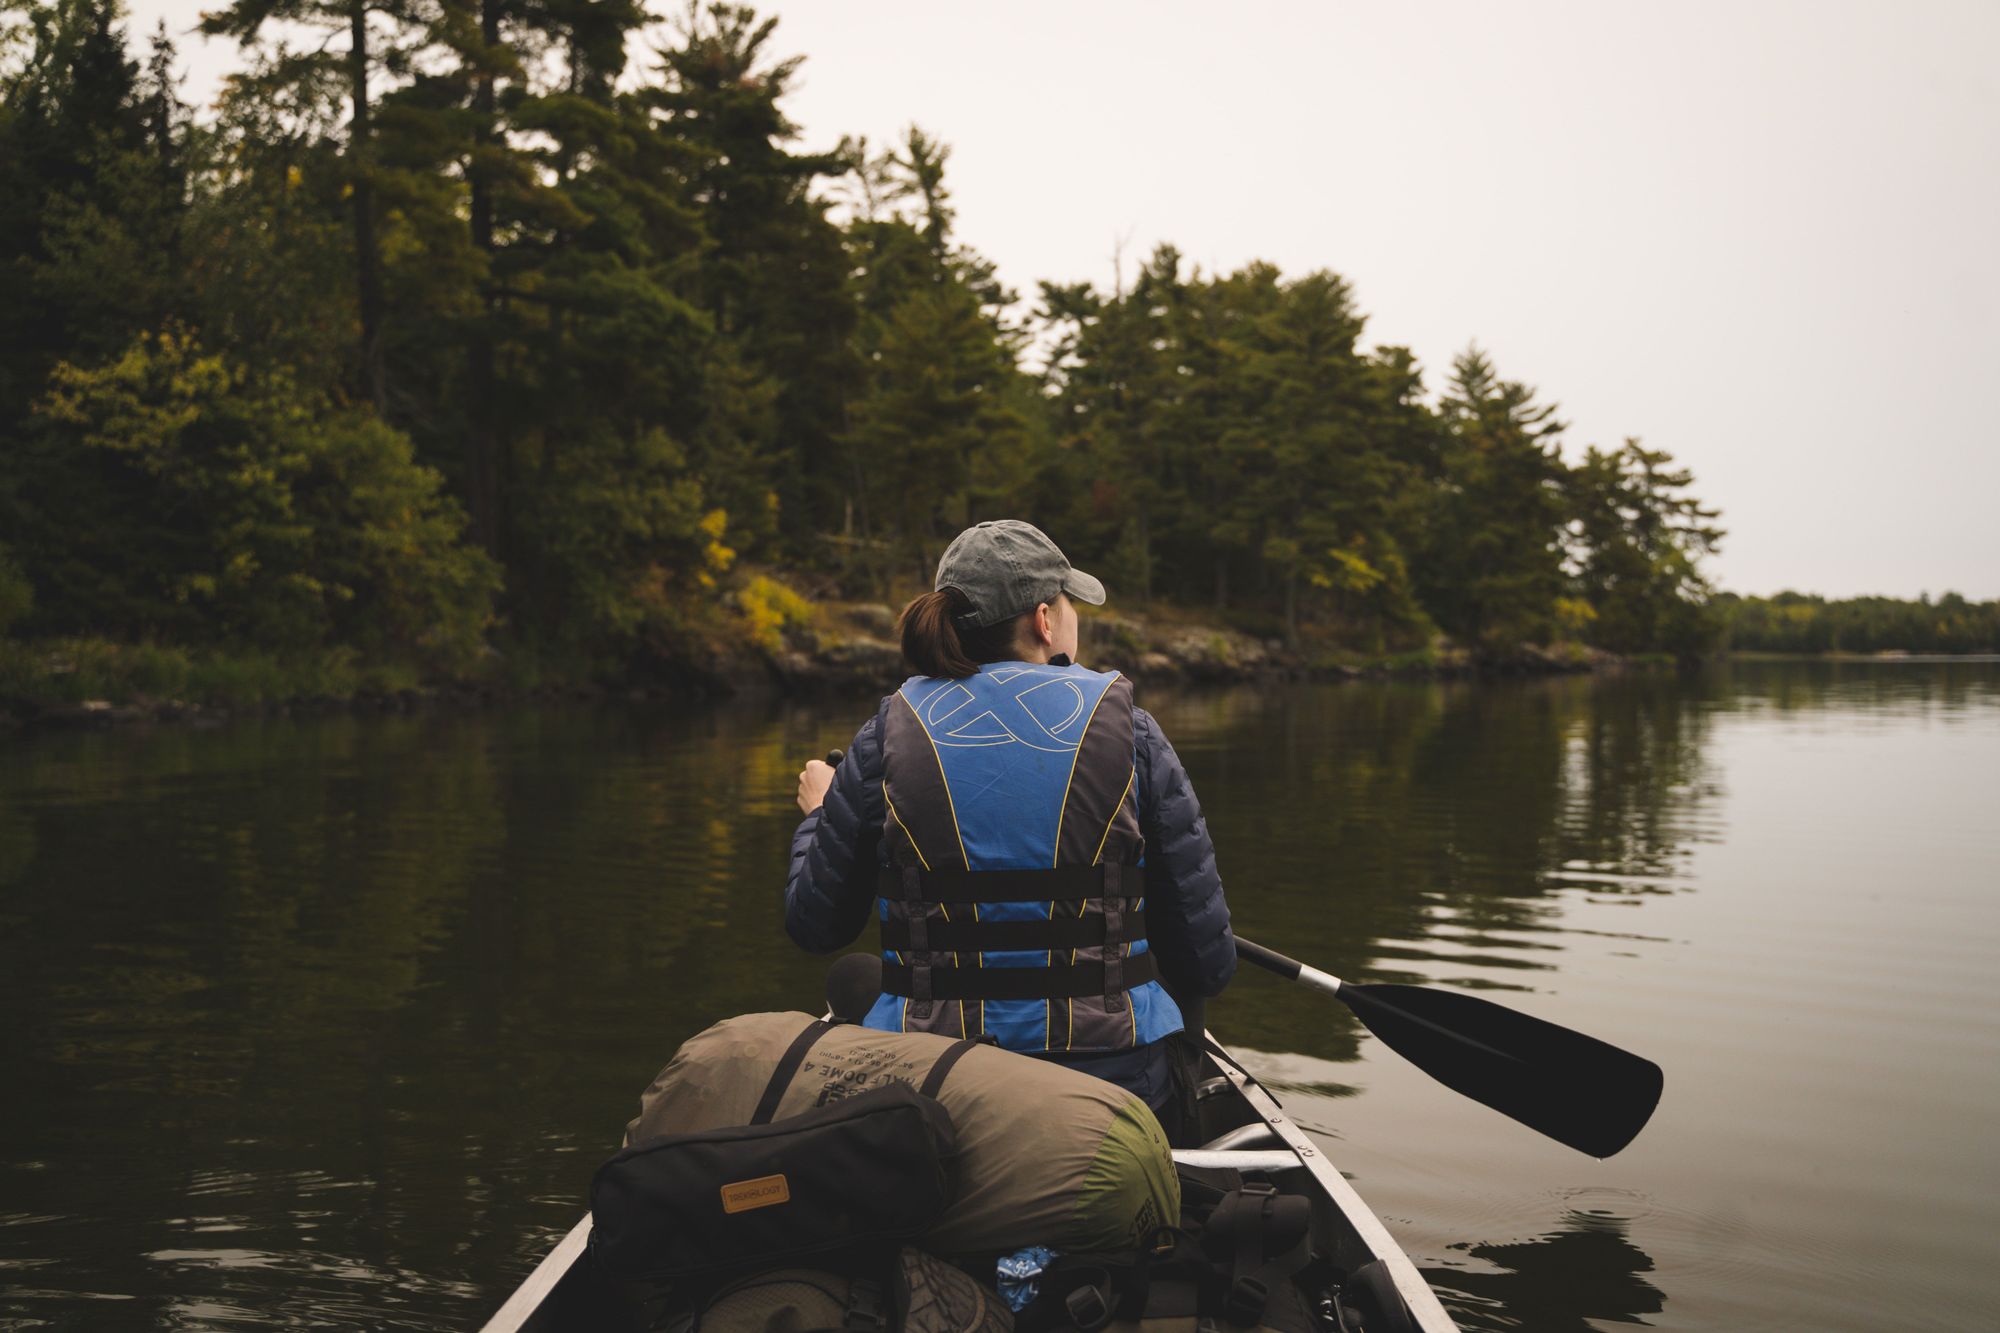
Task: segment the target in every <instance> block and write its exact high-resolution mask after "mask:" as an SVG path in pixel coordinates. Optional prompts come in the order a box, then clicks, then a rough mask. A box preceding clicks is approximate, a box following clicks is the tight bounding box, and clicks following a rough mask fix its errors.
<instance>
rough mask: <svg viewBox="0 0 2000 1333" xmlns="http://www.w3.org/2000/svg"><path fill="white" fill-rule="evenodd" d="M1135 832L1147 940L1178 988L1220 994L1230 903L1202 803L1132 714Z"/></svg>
mask: <svg viewBox="0 0 2000 1333" xmlns="http://www.w3.org/2000/svg"><path fill="white" fill-rule="evenodd" d="M1132 748H1133V751H1134V753H1133V762H1134V764H1135V765H1136V767H1137V777H1138V780H1137V784H1136V785H1137V787H1138V795H1139V832H1140V834H1141V835H1142V836H1143V837H1144V838H1145V839H1146V938H1147V941H1148V946H1149V947H1150V948H1151V949H1152V950H1153V952H1154V953H1156V954H1158V955H1159V960H1160V963H1159V965H1160V970H1161V971H1162V972H1163V973H1165V974H1166V976H1167V977H1168V979H1169V980H1171V981H1172V982H1173V983H1174V984H1175V985H1177V986H1180V987H1183V988H1185V989H1190V990H1195V991H1198V992H1200V993H1201V994H1203V995H1219V994H1221V993H1222V988H1223V987H1224V986H1227V985H1228V984H1229V978H1230V977H1232V976H1234V975H1235V973H1236V939H1235V937H1234V936H1233V935H1231V934H1230V933H1229V904H1228V903H1227V902H1225V901H1224V900H1223V896H1222V876H1221V875H1220V874H1219V873H1218V872H1217V870H1216V868H1215V844H1214V843H1213V842H1211V841H1210V840H1209V836H1208V822H1207V821H1206V820H1204V819H1203V818H1202V817H1201V802H1200V801H1198V800H1196V799H1195V794H1194V785H1193V784H1192V783H1190V782H1189V781H1188V775H1187V770H1186V769H1184V768H1182V767H1181V761H1180V757H1179V756H1178V755H1176V754H1175V753H1174V747H1173V746H1172V745H1170V744H1168V742H1167V738H1166V734H1165V733H1164V732H1162V731H1161V730H1160V724H1159V723H1157V722H1155V721H1154V720H1153V717H1152V714H1150V713H1148V712H1146V710H1144V709H1143V708H1134V709H1133V710H1132Z"/></svg>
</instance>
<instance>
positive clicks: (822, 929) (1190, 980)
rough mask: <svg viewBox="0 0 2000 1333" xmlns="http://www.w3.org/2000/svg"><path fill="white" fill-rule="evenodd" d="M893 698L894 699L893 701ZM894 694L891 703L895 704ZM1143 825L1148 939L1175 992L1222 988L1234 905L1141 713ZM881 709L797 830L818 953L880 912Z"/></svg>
mask: <svg viewBox="0 0 2000 1333" xmlns="http://www.w3.org/2000/svg"><path fill="white" fill-rule="evenodd" d="M893 698H894V696H893V695H892V696H890V699H893ZM890 699H884V700H883V701H882V707H883V709H887V707H888V706H889V703H890ZM1132 748H1133V750H1134V752H1135V753H1134V756H1133V757H1134V761H1135V763H1136V765H1137V767H1138V781H1137V784H1136V785H1137V788H1138V797H1139V832H1140V834H1141V835H1142V836H1143V837H1144V838H1145V839H1146V939H1147V942H1148V944H1149V945H1150V947H1151V948H1152V951H1153V953H1154V954H1155V955H1156V956H1157V957H1158V958H1159V960H1160V961H1159V966H1160V972H1161V975H1162V979H1163V980H1165V981H1166V982H1167V984H1168V986H1169V987H1170V988H1171V989H1174V990H1181V991H1185V992H1192V993H1195V994H1200V995H1217V994H1220V993H1221V991H1222V988H1223V987H1224V986H1226V985H1228V984H1229V978H1230V976H1231V975H1232V974H1233V973H1234V972H1235V971H1236V941H1235V938H1234V937H1233V936H1231V935H1230V933H1229V904H1227V903H1226V902H1224V901H1223V898H1222V877H1221V876H1220V875H1218V874H1217V873H1216V869H1215V844H1214V843H1212V842H1210V841H1209V837H1208V824H1207V821H1205V820H1203V819H1202V817H1201V803H1200V802H1199V801H1197V800H1196V799H1195V795H1194V787H1193V786H1192V785H1191V784H1190V783H1189V782H1188V775H1187V770H1186V769H1184V768H1182V767H1181V761H1180V759H1179V757H1178V756H1177V755H1175V754H1174V747H1173V746H1171V745H1169V744H1168V743H1167V738H1166V736H1165V734H1164V733H1162V732H1161V731H1160V724H1159V723H1157V722H1155V721H1154V720H1153V717H1152V715H1151V714H1150V713H1148V712H1146V710H1145V709H1143V708H1134V709H1133V710H1132ZM885 813H886V811H885V808H884V804H883V800H882V713H881V711H877V713H876V714H875V716H874V717H872V718H870V719H869V720H868V721H867V722H866V723H865V724H863V725H862V728H861V730H860V731H858V732H856V733H855V736H854V743H853V744H852V745H850V746H849V747H848V749H847V757H846V758H845V759H844V760H842V761H841V764H840V767H839V768H837V769H835V770H834V774H833V785H832V786H831V787H830V788H828V789H827V793H826V802H825V803H824V804H823V805H821V806H820V808H819V809H818V810H815V811H814V812H813V813H812V814H809V815H807V816H806V817H805V819H804V820H802V821H801V822H800V824H799V827H798V831H797V832H796V833H794V834H793V835H792V867H791V874H790V875H789V876H788V877H787V879H786V882H785V930H786V932H787V933H788V934H790V935H791V937H792V938H793V939H794V940H796V941H797V942H798V944H799V945H800V946H801V947H802V948H805V949H809V950H811V951H812V952H814V953H831V952H833V951H834V950H835V949H839V948H841V947H843V946H845V945H848V944H851V943H853V942H854V940H855V939H856V938H857V937H858V936H860V934H861V932H862V931H863V930H865V929H867V926H868V922H869V920H870V919H871V918H872V917H873V916H874V907H875V876H876V871H877V868H878V867H879V866H884V865H887V864H888V853H887V852H886V851H885V850H884V849H883V847H882V822H883V819H884V816H885Z"/></svg>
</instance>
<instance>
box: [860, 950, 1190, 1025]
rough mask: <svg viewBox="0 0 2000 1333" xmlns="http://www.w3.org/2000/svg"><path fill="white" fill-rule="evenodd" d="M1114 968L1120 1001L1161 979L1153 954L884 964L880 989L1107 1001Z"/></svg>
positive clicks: (943, 996) (936, 996) (940, 996)
mask: <svg viewBox="0 0 2000 1333" xmlns="http://www.w3.org/2000/svg"><path fill="white" fill-rule="evenodd" d="M1114 969H1115V970H1116V971H1117V972H1118V973H1119V974H1120V976H1121V981H1120V982H1119V983H1116V984H1117V986H1118V992H1119V995H1120V998H1121V999H1122V998H1123V992H1124V991H1126V990H1128V989H1130V988H1131V987H1133V986H1143V985H1145V984H1146V983H1147V982H1149V981H1152V980H1153V979H1155V978H1156V977H1158V976H1159V968H1158V966H1157V965H1156V964H1155V963H1154V961H1153V955H1152V954H1151V953H1142V954H1135V955H1134V956H1132V957H1130V958H1117V959H1113V960H1112V961H1111V962H1109V963H1098V962H1077V963H1072V962H1068V961H1067V960H1058V961H1057V962H1055V963H1054V964H1053V965H1052V966H1049V967H931V968H923V967H912V966H910V965H908V964H906V963H884V964H882V990H883V993H884V994H887V995H901V996H905V997H907V998H910V999H913V1000H915V999H930V1000H1066V999H1074V998H1076V997H1077V996H1080V995H1104V996H1109V995H1110V994H1111V993H1112V986H1113V985H1114V983H1113V982H1112V980H1111V979H1110V977H1111V973H1112V972H1113V970H1114ZM925 974H928V975H927V976H926V975H925ZM919 983H924V989H925V991H926V992H927V993H924V994H919ZM1114 1012H1115V1011H1114Z"/></svg>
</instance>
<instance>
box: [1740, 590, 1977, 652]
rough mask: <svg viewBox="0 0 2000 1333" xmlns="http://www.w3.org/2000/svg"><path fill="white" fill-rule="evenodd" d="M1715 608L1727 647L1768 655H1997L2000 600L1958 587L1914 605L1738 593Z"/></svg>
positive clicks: (1887, 599)
mask: <svg viewBox="0 0 2000 1333" xmlns="http://www.w3.org/2000/svg"><path fill="white" fill-rule="evenodd" d="M1715 609H1716V612H1717V613H1718V615H1719V616H1720V618H1721V623H1722V624H1723V625H1724V626H1725V627H1726V630H1727V640H1726V642H1727V646H1728V647H1729V648H1731V649H1734V650H1738V651H1749V652H1768V653H1883V652H1905V653H1996V652H2000V601H1994V602H1971V601H1967V600H1966V599H1965V598H1963V597H1961V596H1959V595H1958V594H1957V593H1955V592H1948V593H1945V594H1944V595H1943V596H1941V597H1939V598H1937V599H1936V600H1932V599H1931V598H1930V597H1929V596H1928V595H1927V596H1924V597H1920V598H1918V599H1917V600H1916V601H1914V602H1910V601H1904V600H1902V599H1901V598H1896V597H1849V598H1843V599H1839V600H1829V599H1827V598H1825V597H1809V596H1806V595H1805V594H1802V593H1796V592H1781V593H1779V594H1778V595H1777V596H1775V597H1738V596H1736V595H1735V594H1734V593H1722V594H1721V595H1719V596H1718V597H1717V598H1716V599H1715Z"/></svg>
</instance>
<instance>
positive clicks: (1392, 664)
mask: <svg viewBox="0 0 2000 1333" xmlns="http://www.w3.org/2000/svg"><path fill="white" fill-rule="evenodd" d="M1082 640H1083V642H1082V649H1081V652H1080V654H1079V655H1080V656H1081V658H1082V659H1083V660H1084V661H1085V662H1086V663H1088V664H1089V665H1090V666H1092V667H1096V668H1098V669H1101V670H1112V669H1116V670H1119V671H1122V672H1124V673H1125V674H1126V675H1128V676H1131V677H1132V678H1133V679H1135V680H1137V681H1140V682H1141V683H1144V684H1186V685H1196V686H1211V685H1230V684H1244V683H1254V682H1279V681H1308V680H1318V681H1336V680H1398V679H1401V680H1425V679H1441V678H1463V677H1488V676H1509V675H1555V674H1571V673H1580V672H1590V671H1601V670H1606V669H1614V668H1617V667H1621V666H1623V665H1625V664H1626V663H1625V659H1623V658H1621V657H1618V656H1617V655H1615V654H1611V653H1605V652H1602V651H1599V650H1597V649H1593V648H1586V647H1583V646H1580V645H1557V646H1555V647H1552V648H1545V647H1537V646H1533V645H1522V646H1521V647H1520V648H1519V649H1517V650H1516V651H1515V652H1514V653H1512V654H1509V655H1508V656H1506V657H1504V658H1492V657H1486V658H1477V657H1475V656H1473V655H1472V654H1471V653H1469V652H1466V651H1465V650H1464V649H1461V648H1457V647H1454V646H1452V645H1450V644H1448V643H1439V644H1437V645H1434V646H1433V647H1432V648H1431V649H1430V650H1429V651H1427V652H1424V653H1410V654H1403V655H1400V656H1397V657H1389V658H1367V657H1361V656H1352V655H1349V656H1335V655H1331V654H1327V655H1320V656H1317V657H1315V656H1311V655H1308V654H1305V653H1300V652H1295V651H1292V650H1289V649H1287V648H1286V646H1285V644H1284V643H1283V642H1282V641H1281V640H1277V639H1260V638H1257V637H1256V636H1254V635H1250V634H1246V633H1243V632H1242V631H1240V630H1236V629H1232V628H1229V627H1226V626H1219V625H1215V624H1210V623H1203V622H1200V621H1197V620H1192V619H1189V618H1186V617H1185V616H1183V615H1181V614H1178V613H1176V614H1171V615H1166V616H1160V617H1147V616H1136V615H1094V616H1091V617H1090V618H1089V619H1088V620H1086V621H1085V622H1084V628H1083V634H1082ZM905 674H907V668H906V667H905V666H904V663H903V658H902V652H901V649H900V648H899V647H898V645H897V640H896V616H895V612H894V611H893V610H891V609H890V608H889V607H887V606H885V605H881V604H877V603H838V604H822V605H821V606H820V607H818V608H817V613H816V615H815V616H814V618H813V621H812V623H811V624H808V625H800V626H791V627H787V629H786V630H785V631H784V633H783V635H782V637H781V639H780V641H779V643H778V644H777V645H776V646H775V647H773V646H772V645H769V644H766V645H761V646H749V645H743V646H739V647H737V648H734V649H732V650H730V651H728V652H725V653H722V654H720V655H717V656H713V657H708V658H704V659H703V660H700V661H679V662H663V663H660V664H659V667H658V670H657V671H656V672H654V673H653V674H652V675H651V676H650V677H649V678H647V679H643V680H629V681H625V682H620V683H606V682H594V683H571V684H564V685H557V686H550V685H541V686H535V687H532V688H525V689H514V688H506V687H502V686H495V685H489V684H481V683H472V682H463V681H447V682H439V683H435V684H430V685H426V686H423V687H420V688H414V689H404V690H393V691H358V692H356V693H354V694H352V695H349V696H344V697H326V696H301V697H297V698H291V699H281V700H268V699H267V700H255V701H237V702H227V701H218V702H193V701H189V700H184V699H155V698H149V697H144V696H135V697H131V698H118V699H85V700H81V701H76V702H64V703H49V702H36V701H28V700H9V701H0V732H5V731H40V730H60V729H66V728H96V727H113V726H128V725H134V724H145V723H184V724H190V725H195V726H216V725H220V724H222V723H225V722H229V721H233V720H237V719H243V718H268V717H294V716H307V717H309V716H317V715H324V714H330V713H340V712H353V713H384V714H388V713H410V712H416V711H419V710H425V709H434V708H443V709H465V710H478V709H487V708H494V707H510V706H519V705H536V704H548V703H557V702H574V701H588V700H610V699H622V700H629V701H633V702H643V701H668V700H673V701H681V702H700V701H704V700H716V699H721V698H727V697H731V696H751V697H755V696H759V695H763V694H771V695H778V696H813V695H838V694H846V693H861V692H864V691H868V690H887V689H890V688H893V687H894V685H895V684H896V682H898V681H900V680H901V679H902V678H903V677H904V675H905Z"/></svg>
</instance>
